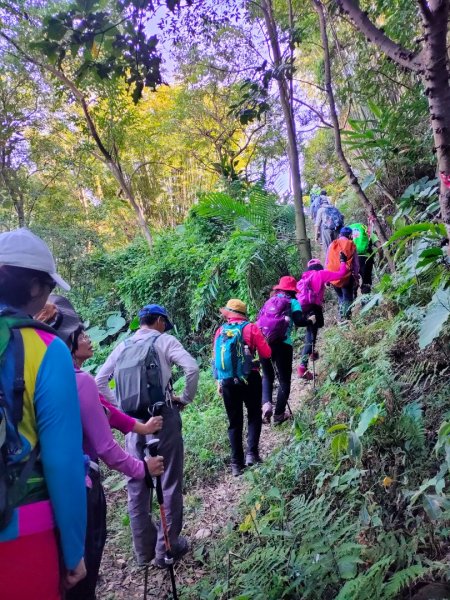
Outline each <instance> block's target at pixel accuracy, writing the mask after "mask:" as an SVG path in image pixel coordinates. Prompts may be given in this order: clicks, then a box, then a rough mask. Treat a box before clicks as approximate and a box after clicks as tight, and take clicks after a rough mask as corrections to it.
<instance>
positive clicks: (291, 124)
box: [261, 0, 311, 265]
mask: <svg viewBox="0 0 450 600" xmlns="http://www.w3.org/2000/svg"><path fill="white" fill-rule="evenodd" d="M261 9H262V11H263V15H264V21H265V24H266V29H267V34H268V36H269V41H270V46H271V49H272V54H273V62H274V66H275V68H277V67H280V66H281V64H282V57H281V50H280V42H279V39H278V32H277V26H276V23H275V19H274V16H273V7H272V0H262V1H261ZM277 85H278V92H279V96H280V104H281V108H282V111H283V117H284V121H285V123H286V129H287V138H288V157H289V166H290V170H291V180H292V190H293V192H294V209H295V232H296V241H297V244H298V248H299V254H300V258H301V260H302V261H303V262H304V263H305V265H306V263H307V262H308V261H309V260H310V259H311V243H310V241H309V238H308V235H307V233H306V220H305V212H304V209H303V194H302V179H301V173H300V160H299V152H298V146H297V131H296V125H295V119H294V114H293V111H292V107H291V102H290V95H289V86H288V83H287V80H286V76H285V75H284V74H283V73H282V72H279V74H278V76H277Z"/></svg>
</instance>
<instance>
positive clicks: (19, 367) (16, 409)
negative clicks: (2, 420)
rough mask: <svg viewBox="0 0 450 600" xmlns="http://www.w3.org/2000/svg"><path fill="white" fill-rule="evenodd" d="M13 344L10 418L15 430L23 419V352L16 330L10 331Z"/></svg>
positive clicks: (21, 340) (18, 333)
mask: <svg viewBox="0 0 450 600" xmlns="http://www.w3.org/2000/svg"><path fill="white" fill-rule="evenodd" d="M12 338H13V342H14V383H13V406H12V418H13V424H14V427H15V428H16V429H17V427H18V425H19V423H20V422H21V420H22V418H23V394H24V392H25V379H24V368H25V350H24V345H23V338H22V335H21V333H20V331H19V330H18V329H13V330H12Z"/></svg>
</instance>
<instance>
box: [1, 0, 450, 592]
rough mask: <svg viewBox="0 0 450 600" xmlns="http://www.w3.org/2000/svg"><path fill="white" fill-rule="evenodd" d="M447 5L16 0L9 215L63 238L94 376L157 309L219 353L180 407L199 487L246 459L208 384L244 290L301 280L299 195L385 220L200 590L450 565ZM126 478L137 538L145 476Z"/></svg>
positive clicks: (9, 103)
mask: <svg viewBox="0 0 450 600" xmlns="http://www.w3.org/2000/svg"><path fill="white" fill-rule="evenodd" d="M225 5H226V6H225ZM317 10H319V12H317ZM321 10H323V18H324V27H325V33H327V34H328V38H329V40H328V42H329V55H330V56H329V62H330V64H329V65H328V64H327V62H328V61H327V56H326V54H324V52H323V50H324V44H323V35H321V31H320V28H319V19H318V14H320V11H321ZM449 10H450V0H442V1H440V2H435V1H434V0H429V1H427V2H425V1H422V0H417V1H411V0H389V1H387V0H371V1H370V2H369V0H359V1H358V2H356V1H353V0H335V1H332V2H331V1H330V2H328V1H327V2H325V1H322V0H308V1H306V2H305V1H304V0H302V1H299V0H292V1H289V2H279V1H278V0H258V1H257V2H249V1H247V0H229V1H228V2H226V3H221V2H213V1H212V0H201V1H199V2H190V1H187V2H178V1H177V0H156V1H154V2H150V1H148V0H143V1H142V2H135V1H134V0H120V1H118V0H102V1H101V2H100V1H99V0H87V1H85V0H75V1H74V2H71V1H68V2H64V3H45V2H44V3H42V2H41V3H39V2H37V3H36V2H34V1H31V0H20V2H19V1H16V0H7V1H4V2H1V3H0V39H1V44H0V59H1V62H2V65H3V70H2V72H1V74H0V123H1V124H2V129H1V131H0V231H6V230H9V229H12V228H14V227H17V226H29V227H31V228H32V229H33V230H34V231H35V232H36V233H38V234H39V235H41V236H42V237H44V238H45V239H46V240H47V242H48V244H49V246H50V247H51V249H52V251H53V253H54V254H55V256H56V258H57V262H58V270H59V271H61V272H62V274H63V275H64V277H65V278H66V279H67V280H68V281H70V282H71V284H72V291H71V292H70V299H71V300H72V301H73V303H74V305H75V306H76V307H77V309H78V310H79V311H80V313H81V315H82V316H83V319H85V322H86V326H87V328H88V329H89V332H90V334H91V336H92V339H93V341H94V344H95V349H96V352H95V355H94V357H93V359H92V360H91V361H90V364H89V365H88V368H89V369H90V370H91V371H92V372H95V370H96V369H97V368H98V366H99V365H100V364H102V363H103V361H104V360H105V358H106V357H107V355H108V354H109V352H110V351H111V349H112V347H113V346H114V345H115V344H116V343H117V342H118V341H119V340H121V339H124V338H125V337H126V336H128V335H130V333H131V332H132V331H134V330H135V329H136V327H137V323H136V313H137V310H138V309H139V308H140V307H141V306H142V305H144V304H147V303H148V302H158V303H161V304H163V305H165V306H166V307H167V309H168V311H169V312H170V314H171V316H172V317H173V320H174V323H175V332H174V333H175V335H176V336H177V337H178V338H179V339H180V340H181V341H182V343H183V344H184V345H185V346H186V347H187V348H188V349H189V350H190V351H191V352H192V353H193V354H194V355H195V356H196V358H197V359H198V361H199V363H200V366H201V377H200V386H199V392H198V395H197V398H196V400H195V402H194V403H193V404H192V405H191V406H189V407H187V408H186V409H185V411H184V413H183V424H184V438H185V447H186V490H187V492H188V493H189V491H191V490H193V489H194V490H198V489H200V487H201V485H202V484H207V485H214V483H215V482H217V481H218V480H219V479H220V477H221V475H222V474H223V471H224V467H225V465H226V464H227V460H228V453H229V448H228V442H227V432H226V427H227V423H226V418H225V412H224V408H223V405H222V401H221V399H220V397H219V395H218V394H217V391H216V387H215V383H214V381H213V379H212V377H211V375H210V356H211V345H212V336H213V333H214V330H215V329H216V327H217V326H218V324H219V322H220V318H219V312H218V311H219V308H220V307H221V306H223V305H224V304H225V303H226V302H227V300H228V299H229V298H231V297H234V298H240V299H241V300H243V301H244V302H246V303H247V305H248V308H249V314H250V316H251V317H252V318H253V317H255V315H256V314H257V312H258V310H259V308H260V307H261V305H262V303H263V301H264V300H265V299H266V297H267V296H268V294H269V292H270V290H271V287H272V286H273V284H274V283H275V282H276V281H277V280H278V278H279V277H280V276H282V275H286V274H288V273H289V274H292V275H294V276H296V277H298V276H299V275H300V274H301V273H302V272H303V270H304V268H305V263H306V260H307V259H308V258H309V257H310V256H309V254H310V250H309V244H308V240H307V239H306V238H307V237H309V238H311V237H312V233H311V223H310V222H309V220H308V219H307V218H306V217H307V210H306V212H305V210H304V208H303V207H304V206H306V207H307V206H308V205H309V197H308V196H305V197H303V192H305V193H307V192H308V190H311V188H312V186H313V184H317V185H319V187H321V188H325V189H326V190H327V191H328V194H329V195H330V196H331V198H332V200H333V202H334V203H335V204H336V205H337V207H338V208H339V209H340V210H341V211H342V212H343V214H344V215H345V217H346V222H347V223H350V222H364V223H365V222H367V220H368V218H369V216H370V217H371V218H373V217H376V219H377V221H378V223H379V225H380V226H381V227H382V230H383V232H384V233H385V234H386V235H385V239H386V242H385V243H384V244H383V248H382V249H381V251H380V255H381V256H379V257H378V256H377V260H376V285H375V286H374V288H373V290H372V293H371V294H370V295H367V296H364V297H361V296H360V297H359V298H358V299H357V301H356V303H355V307H354V310H353V314H354V315H355V316H354V319H353V321H352V323H351V324H350V325H349V326H347V327H344V328H338V327H332V326H328V327H327V328H326V329H325V330H324V333H323V335H321V338H322V342H321V344H322V346H321V348H320V355H321V358H320V362H319V363H318V364H317V367H318V369H319V384H320V385H319V386H318V388H317V389H316V390H315V393H314V394H311V396H310V397H309V398H308V399H307V400H306V401H305V404H304V406H303V407H302V409H301V411H300V413H299V414H298V415H297V416H296V419H295V423H294V425H293V427H292V431H291V432H290V433H291V437H290V440H289V441H288V442H287V443H286V444H285V445H284V446H283V447H282V448H278V449H275V451H274V452H273V454H272V455H271V456H270V457H269V459H268V460H267V461H266V462H265V463H264V464H263V465H262V466H261V467H259V468H257V469H254V470H252V471H251V472H250V473H249V474H248V475H246V477H247V479H248V483H249V492H248V494H247V496H246V497H245V498H236V503H237V504H239V505H240V508H239V511H240V512H239V517H238V519H237V520H236V521H235V522H231V523H229V525H228V526H227V528H226V529H225V530H224V531H223V532H216V531H214V534H213V535H214V536H215V537H214V539H212V538H211V539H209V540H207V541H202V542H201V543H198V544H197V547H196V548H195V554H194V559H195V565H196V566H197V567H199V569H200V570H201V574H202V577H201V578H199V577H196V578H195V584H193V583H192V582H189V586H185V587H184V589H183V597H184V598H186V599H188V598H191V599H192V600H194V599H195V600H197V599H199V598H200V599H203V600H213V599H217V600H225V599H227V600H231V599H234V600H247V599H248V600H255V599H261V600H271V599H273V600H277V599H281V598H284V599H292V600H294V599H295V598H300V597H301V598H304V599H305V600H308V599H311V600H316V599H317V600H328V599H330V600H331V599H334V600H344V599H346V600H364V599H366V598H367V600H369V599H370V600H371V599H374V598H376V599H380V600H388V599H394V598H398V599H400V600H403V598H405V599H406V598H411V597H412V596H413V594H414V593H415V592H416V590H418V589H419V588H420V586H421V585H422V584H423V583H425V582H430V581H437V582H441V581H448V580H449V579H450V573H449V569H448V550H449V546H448V535H449V526H450V504H449V485H450V482H449V473H448V470H449V469H450V404H449V391H448V381H449V374H450V370H449V369H450V367H449V340H450V337H449V336H450V330H449V327H450V323H449V314H450V293H449V292H450V263H449V241H448V233H449V223H450V188H449V186H450V166H449V165H450V117H449V115H450V109H449V106H448V104H449V102H450V100H449V99H450V91H449V89H450V88H449V80H448V77H446V73H447V72H450V63H449V55H448V43H447V42H448V12H449ZM371 26H372V29H371ZM374 31H375V34H374V33H373V32H374ZM155 32H156V35H154V34H155ZM322 33H323V31H322ZM266 42H267V44H266ZM434 42H436V45H435V48H440V51H439V52H441V55H440V56H437V54H436V53H435V52H434V51H433V52H431V51H430V44H431V43H434ZM269 46H270V52H269V50H268V48H269ZM130 49H131V51H130ZM160 53H161V55H160ZM169 55H170V60H167V59H168V57H169ZM328 66H329V67H330V68H329V69H328ZM162 81H166V82H168V83H169V85H167V86H166V85H161V82H162ZM330 88H331V91H332V92H333V94H334V101H335V104H336V117H337V121H338V122H337V123H336V122H334V123H331V121H332V118H331V117H332V112H333V111H332V110H330V106H331V105H332V102H330V100H331V95H330ZM339 137H340V138H341V139H342V152H339V153H337V152H336V147H338V148H339V144H337V146H336V139H338V140H339ZM342 154H343V157H342ZM343 158H344V160H343ZM345 162H346V166H345V165H344V163H345ZM303 200H305V202H303ZM305 220H306V221H307V225H308V226H307V227H305ZM380 239H382V237H380ZM382 241H384V240H383V239H382ZM317 253H318V250H317V249H314V248H313V254H316V255H317ZM383 254H384V256H383ZM327 298H328V300H329V299H330V294H327ZM333 310H334V309H333V307H332V306H330V305H329V304H328V305H327V325H329V323H330V321H331V319H330V318H329V316H331V315H332V313H333ZM180 377H181V374H180V373H178V372H175V373H174V379H175V390H180V389H181V388H182V385H183V380H182V378H180ZM106 484H107V487H108V489H109V492H110V494H111V495H112V497H113V498H114V502H113V504H114V507H113V508H112V510H111V512H110V515H111V529H112V530H113V531H112V535H113V536H114V537H115V539H117V540H118V544H119V545H121V546H123V547H124V548H126V549H128V546H127V544H128V545H129V538H130V536H129V531H128V530H127V528H126V527H127V525H128V517H127V514H126V506H125V499H124V491H123V487H124V479H123V478H122V477H121V476H118V475H114V474H111V475H110V476H109V477H108V478H107V481H106ZM114 490H116V492H114ZM114 494H117V495H114ZM189 502H190V503H191V504H192V506H190V508H192V507H193V508H194V509H196V508H198V507H197V506H193V505H194V504H196V503H198V498H197V497H194V498H193V497H190V498H189ZM188 508H189V507H188ZM191 512H195V510H194V511H191ZM188 516H189V517H190V516H191V515H190V513H189V511H188ZM222 533H223V535H222Z"/></svg>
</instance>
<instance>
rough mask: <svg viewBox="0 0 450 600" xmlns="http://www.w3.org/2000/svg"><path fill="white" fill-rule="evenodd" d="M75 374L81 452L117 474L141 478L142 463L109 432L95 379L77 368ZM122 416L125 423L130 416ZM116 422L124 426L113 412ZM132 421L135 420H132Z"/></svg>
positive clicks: (142, 476)
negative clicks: (78, 402) (99, 460)
mask: <svg viewBox="0 0 450 600" xmlns="http://www.w3.org/2000/svg"><path fill="white" fill-rule="evenodd" d="M75 375H76V381H77V388H78V397H79V400H80V412H81V424H82V427H83V451H84V452H85V453H86V454H88V455H89V457H90V459H91V460H93V461H97V460H98V459H99V458H101V459H102V461H103V462H104V463H105V464H106V465H107V466H108V467H109V468H110V469H114V470H115V471H120V472H121V473H123V474H124V475H127V476H128V477H133V478H134V479H144V477H145V472H144V463H143V462H142V461H141V460H138V459H137V458H134V456H131V455H130V454H127V453H126V452H125V451H124V450H123V449H122V447H121V446H120V445H119V444H118V443H117V442H116V440H115V439H114V437H113V435H112V433H111V427H110V422H109V421H108V418H107V416H106V414H105V410H104V408H103V406H102V404H101V402H100V398H99V393H98V389H97V385H96V383H95V379H94V378H93V377H92V376H91V375H89V373H85V372H84V371H81V370H80V369H75ZM116 410H117V409H116ZM113 412H115V411H113ZM117 412H118V411H117ZM122 414H123V413H122ZM123 417H125V419H126V420H127V421H128V419H129V417H127V416H126V415H123ZM118 419H119V422H121V423H122V425H123V424H124V423H125V420H124V419H123V418H122V417H118V415H117V413H115V415H114V418H113V420H115V421H116V423H117V420H118ZM132 420H133V421H134V419H132ZM129 425H130V422H129V421H128V425H126V426H125V429H127V428H129ZM133 425H134V423H133ZM133 425H132V427H133ZM128 430H129V429H128Z"/></svg>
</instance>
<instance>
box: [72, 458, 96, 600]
mask: <svg viewBox="0 0 450 600" xmlns="http://www.w3.org/2000/svg"><path fill="white" fill-rule="evenodd" d="M89 477H90V479H91V481H92V487H90V488H87V527H86V542H85V546H84V562H85V564H86V572H87V575H86V577H85V578H84V579H82V580H81V581H79V582H78V583H77V585H76V586H75V587H73V588H71V589H70V590H68V591H67V592H66V600H96V598H97V596H96V594H95V587H96V585H97V581H98V573H99V571H100V563H101V561H102V555H103V548H104V547H105V542H106V499H105V493H104V491H103V486H102V484H101V477H100V471H96V470H94V469H92V468H91V469H90V470H89Z"/></svg>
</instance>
